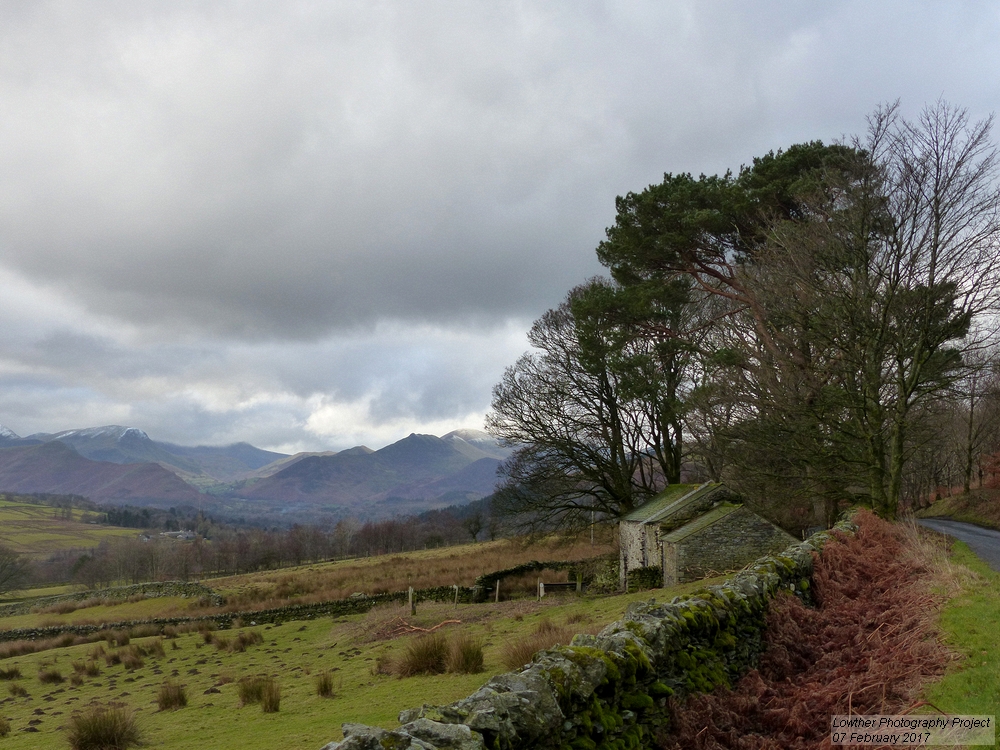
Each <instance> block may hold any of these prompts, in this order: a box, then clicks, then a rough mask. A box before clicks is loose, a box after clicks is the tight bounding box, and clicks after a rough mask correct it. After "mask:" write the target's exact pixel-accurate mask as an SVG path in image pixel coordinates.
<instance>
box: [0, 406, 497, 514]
mask: <svg viewBox="0 0 1000 750" xmlns="http://www.w3.org/2000/svg"><path fill="white" fill-rule="evenodd" d="M508 454H509V450H508V449H505V448H502V447H501V446H499V445H498V444H497V443H496V442H495V441H494V440H493V439H492V438H490V437H489V436H488V435H487V434H486V433H483V432H478V431H475V430H456V431H454V432H451V433H448V434H447V435H444V436H442V437H436V436H433V435H417V434H411V435H410V436H408V437H406V438H403V439H402V440H399V441H397V442H396V443H393V444H391V445H388V446H385V447H383V448H381V449H379V450H372V449H370V448H367V447H365V446H356V447H354V448H350V449H347V450H343V451H339V452H320V453H300V454H296V455H292V456H289V455H285V454H281V453H275V452H273V451H265V450H262V449H259V448H255V447H254V446H252V445H249V444H247V443H236V444H234V445H229V446H197V447H187V446H180V445H175V444H172V443H163V442H158V441H155V440H152V439H151V438H150V437H149V436H148V435H147V434H146V433H145V432H143V431H142V430H139V429H136V428H132V427H122V426H117V425H109V426H106V427H97V428H87V429H79V430H67V431H63V432H58V433H52V434H35V435H29V436H27V437H20V436H18V435H16V434H15V433H13V432H12V431H10V430H8V429H6V428H3V429H2V430H0V488H2V489H3V490H5V491H9V492H20V493H48V494H62V495H79V496H82V497H86V498H87V499H89V500H91V501H93V502H95V503H104V504H118V505H124V504H127V505H133V506H152V507H158V508H170V507H176V508H193V509H196V510H200V511H204V512H212V513H216V514H220V515H223V516H227V517H240V518H244V519H256V520H258V521H261V520H262V521H266V520H268V519H270V520H272V521H275V520H276V521H279V522H282V523H292V522H297V523H310V522H315V521H316V520H318V519H321V518H331V517H334V518H336V517H340V518H342V517H348V516H350V517H354V518H358V519H362V520H367V519H378V518H389V517H393V516H397V515H400V514H407V513H410V514H412V513H419V512H422V511H425V510H430V509H436V508H444V507H447V506H451V505H461V504H464V503H467V502H469V501H471V500H476V499H479V498H482V497H485V496H487V495H489V494H491V493H492V492H493V488H494V486H495V484H496V472H497V468H498V467H499V465H500V463H501V462H502V461H503V459H504V458H505V457H506V456H507V455H508Z"/></svg>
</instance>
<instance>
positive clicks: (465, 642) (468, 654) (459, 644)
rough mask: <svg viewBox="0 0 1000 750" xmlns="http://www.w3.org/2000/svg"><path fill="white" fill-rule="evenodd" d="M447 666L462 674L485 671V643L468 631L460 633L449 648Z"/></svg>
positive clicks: (450, 669)
mask: <svg viewBox="0 0 1000 750" xmlns="http://www.w3.org/2000/svg"><path fill="white" fill-rule="evenodd" d="M445 668H446V669H447V670H448V671H449V672H458V673H460V674H478V673H480V672H482V671H483V643H482V641H480V640H479V639H477V638H473V637H471V636H470V635H468V634H467V633H460V634H459V635H458V636H457V637H456V638H455V639H454V640H453V641H452V642H451V646H450V648H449V649H448V658H447V659H446V661H445Z"/></svg>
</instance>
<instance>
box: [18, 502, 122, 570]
mask: <svg viewBox="0 0 1000 750" xmlns="http://www.w3.org/2000/svg"><path fill="white" fill-rule="evenodd" d="M64 512H65V511H64V510H63V509H61V508H52V507H49V506H47V505H32V504H29V503H17V502H11V501H9V500H0V544H4V545H6V546H8V547H10V548H11V549H13V550H15V551H17V552H20V553H21V554H25V555H30V556H33V557H42V556H45V555H49V554H51V553H53V552H57V551H59V550H63V549H74V548H87V547H96V546H97V545H98V544H100V543H101V542H102V541H104V540H105V539H112V538H115V537H134V536H135V535H136V534H137V533H138V532H137V531H136V530H135V529H123V528H118V527H115V526H103V525H100V524H91V523H84V522H82V521H81V520H80V519H81V518H82V516H83V511H80V510H78V509H73V510H72V511H71V514H72V519H66V518H63V517H62V516H63V513H64Z"/></svg>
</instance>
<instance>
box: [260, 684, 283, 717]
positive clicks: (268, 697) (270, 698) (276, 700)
mask: <svg viewBox="0 0 1000 750" xmlns="http://www.w3.org/2000/svg"><path fill="white" fill-rule="evenodd" d="M260 707H261V710H263V711H264V713H266V714H276V713H278V709H279V708H280V707H281V687H280V686H279V685H278V682H277V680H271V679H269V680H268V681H267V682H265V683H264V690H263V692H262V693H261V696H260Z"/></svg>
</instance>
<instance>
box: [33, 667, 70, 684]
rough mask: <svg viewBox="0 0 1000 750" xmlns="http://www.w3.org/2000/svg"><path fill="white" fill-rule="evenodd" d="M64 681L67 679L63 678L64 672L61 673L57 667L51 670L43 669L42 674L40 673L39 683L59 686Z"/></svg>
mask: <svg viewBox="0 0 1000 750" xmlns="http://www.w3.org/2000/svg"><path fill="white" fill-rule="evenodd" d="M64 679H65V678H64V677H63V676H62V672H60V671H59V670H58V669H56V668H55V667H51V668H49V669H43V670H42V671H41V672H39V673H38V681H39V682H43V683H45V684H46V685H49V684H51V685H58V684H59V683H61V682H63V680H64Z"/></svg>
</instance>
